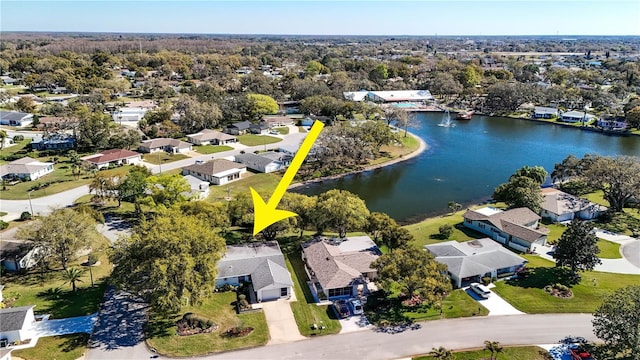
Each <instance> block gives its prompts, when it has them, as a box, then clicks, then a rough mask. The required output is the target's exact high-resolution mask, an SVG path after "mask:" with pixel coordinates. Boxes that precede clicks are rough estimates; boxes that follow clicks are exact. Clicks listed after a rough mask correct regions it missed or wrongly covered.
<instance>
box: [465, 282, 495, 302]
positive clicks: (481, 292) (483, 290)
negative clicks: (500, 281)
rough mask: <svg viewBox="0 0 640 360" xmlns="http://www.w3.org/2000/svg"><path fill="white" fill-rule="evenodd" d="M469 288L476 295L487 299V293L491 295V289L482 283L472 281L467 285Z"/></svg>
mask: <svg viewBox="0 0 640 360" xmlns="http://www.w3.org/2000/svg"><path fill="white" fill-rule="evenodd" d="M469 288H470V289H471V291H473V292H474V293H476V294H478V296H480V297H481V298H483V299H488V298H489V295H491V291H490V290H489V289H488V288H487V287H486V286H484V285H482V284H478V283H473V284H471V286H469Z"/></svg>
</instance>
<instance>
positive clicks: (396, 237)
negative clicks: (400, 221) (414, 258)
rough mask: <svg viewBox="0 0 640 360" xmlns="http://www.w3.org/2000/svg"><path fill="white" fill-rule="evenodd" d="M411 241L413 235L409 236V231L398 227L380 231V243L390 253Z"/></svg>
mask: <svg viewBox="0 0 640 360" xmlns="http://www.w3.org/2000/svg"><path fill="white" fill-rule="evenodd" d="M412 240H413V235H411V233H410V232H409V230H407V229H405V228H403V227H400V226H398V225H396V226H391V227H389V228H386V229H385V230H384V231H382V236H381V242H382V244H384V245H385V246H386V247H387V249H389V251H391V252H393V250H395V249H397V248H399V247H402V246H405V245H406V244H408V243H409V242H410V241H412Z"/></svg>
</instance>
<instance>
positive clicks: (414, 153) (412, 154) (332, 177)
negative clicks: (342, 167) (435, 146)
mask: <svg viewBox="0 0 640 360" xmlns="http://www.w3.org/2000/svg"><path fill="white" fill-rule="evenodd" d="M407 136H412V137H413V138H414V139H416V140H417V141H418V148H417V149H416V150H414V151H412V152H410V153H408V154H406V155H400V156H398V157H397V158H395V159H391V160H389V161H385V162H383V163H380V164H375V165H367V166H365V167H364V168H363V169H360V170H354V171H350V172H347V173H343V174H336V175H330V176H323V177H319V178H317V179H310V180H305V181H302V182H299V183H295V184H291V185H289V187H288V188H287V190H291V189H295V188H299V187H301V186H305V185H309V184H314V183H321V182H324V181H328V180H335V179H339V178H341V177H346V176H349V175H355V174H360V173H363V172H367V171H371V170H375V169H380V168H383V167H385V166H389V165H393V164H397V163H400V162H403V161H407V160H409V159H412V158H414V157H416V156H418V155H420V154H422V153H423V152H424V151H425V150H427V149H429V145H428V144H427V143H426V142H425V141H424V140H423V139H422V138H421V137H419V136H417V135H415V134H412V133H411V132H407Z"/></svg>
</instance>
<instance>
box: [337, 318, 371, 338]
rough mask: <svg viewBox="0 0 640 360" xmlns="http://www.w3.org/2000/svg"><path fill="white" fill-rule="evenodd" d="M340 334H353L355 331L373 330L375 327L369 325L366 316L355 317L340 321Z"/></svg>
mask: <svg viewBox="0 0 640 360" xmlns="http://www.w3.org/2000/svg"><path fill="white" fill-rule="evenodd" d="M340 325H341V326H342V329H340V334H345V333H351V332H355V331H363V330H371V329H373V328H374V327H375V326H373V325H371V324H370V323H369V320H367V317H366V316H364V315H353V316H350V317H348V318H346V319H340Z"/></svg>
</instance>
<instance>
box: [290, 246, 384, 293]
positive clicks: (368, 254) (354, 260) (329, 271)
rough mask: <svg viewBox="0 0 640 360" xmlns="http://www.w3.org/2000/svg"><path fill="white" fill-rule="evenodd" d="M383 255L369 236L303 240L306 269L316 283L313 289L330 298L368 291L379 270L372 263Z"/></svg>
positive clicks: (303, 257)
mask: <svg viewBox="0 0 640 360" xmlns="http://www.w3.org/2000/svg"><path fill="white" fill-rule="evenodd" d="M380 255H381V253H380V250H379V249H378V247H377V246H376V244H375V243H374V242H373V240H371V238H369V237H368V236H354V237H349V238H346V239H327V238H316V239H313V240H311V241H308V242H306V243H304V244H302V259H303V260H304V262H305V270H306V272H307V275H308V276H309V279H311V281H312V283H313V284H314V286H312V287H311V290H312V291H313V292H314V293H315V294H316V297H318V298H320V297H322V296H321V294H324V295H325V296H326V297H327V298H328V299H329V300H333V299H339V298H350V297H352V296H356V295H358V294H365V293H368V292H369V290H370V289H369V287H370V286H371V285H373V284H372V282H373V281H374V280H375V279H376V277H377V274H378V272H377V270H376V269H374V268H372V267H371V263H373V262H374V261H375V260H376V259H377V258H378V256H380ZM374 286H375V285H374Z"/></svg>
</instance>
